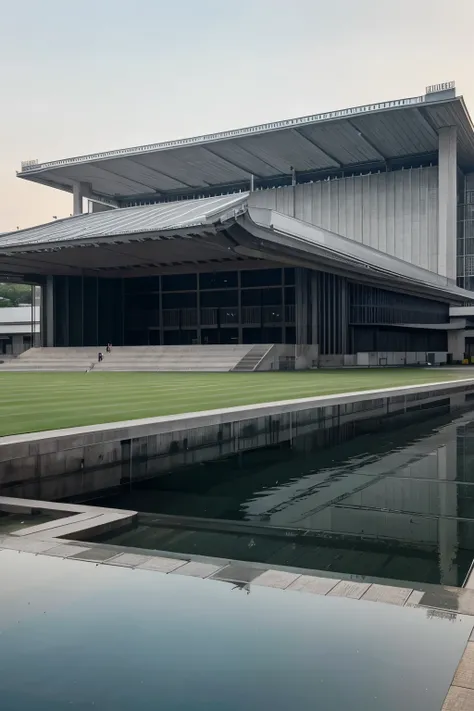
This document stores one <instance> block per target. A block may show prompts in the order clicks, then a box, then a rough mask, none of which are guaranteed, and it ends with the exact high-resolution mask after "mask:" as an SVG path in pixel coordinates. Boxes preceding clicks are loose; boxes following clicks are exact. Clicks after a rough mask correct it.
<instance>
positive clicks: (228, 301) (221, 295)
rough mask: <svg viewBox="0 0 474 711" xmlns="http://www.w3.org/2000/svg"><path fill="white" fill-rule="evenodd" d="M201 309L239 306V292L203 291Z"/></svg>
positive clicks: (235, 290)
mask: <svg viewBox="0 0 474 711" xmlns="http://www.w3.org/2000/svg"><path fill="white" fill-rule="evenodd" d="M200 300H201V308H206V307H218V306H238V305H239V292H238V291H237V289H229V291H202V292H201V294H200Z"/></svg>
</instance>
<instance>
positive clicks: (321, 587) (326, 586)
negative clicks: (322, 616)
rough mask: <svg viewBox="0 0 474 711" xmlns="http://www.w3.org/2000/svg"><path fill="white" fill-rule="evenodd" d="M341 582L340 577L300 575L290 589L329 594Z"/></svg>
mask: <svg viewBox="0 0 474 711" xmlns="http://www.w3.org/2000/svg"><path fill="white" fill-rule="evenodd" d="M339 582H340V580H339V578H317V577H316V576H313V575H300V576H299V578H298V579H297V580H295V582H294V583H291V585H290V586H289V588H288V590H300V591H301V592H307V593H313V595H327V593H328V592H329V591H330V590H332V589H333V588H334V587H336V585H337V584H338V583H339Z"/></svg>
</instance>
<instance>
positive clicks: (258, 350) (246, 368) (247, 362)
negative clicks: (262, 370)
mask: <svg viewBox="0 0 474 711" xmlns="http://www.w3.org/2000/svg"><path fill="white" fill-rule="evenodd" d="M272 348H273V346H272V345H258V346H252V348H251V349H250V350H249V352H248V353H246V354H245V355H244V357H243V358H242V359H241V360H240V361H239V362H238V363H237V365H236V366H235V368H233V370H234V371H235V372H238V373H249V372H251V371H253V370H256V369H257V367H258V364H259V363H260V361H261V360H262V359H263V358H264V357H265V356H266V355H267V353H268V352H269V351H270V350H271V349H272Z"/></svg>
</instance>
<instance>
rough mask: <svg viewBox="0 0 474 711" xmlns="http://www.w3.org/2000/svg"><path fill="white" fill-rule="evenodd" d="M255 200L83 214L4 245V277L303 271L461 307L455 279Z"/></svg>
mask: <svg viewBox="0 0 474 711" xmlns="http://www.w3.org/2000/svg"><path fill="white" fill-rule="evenodd" d="M247 198H248V194H247V193H241V194H236V195H226V196H221V197H219V198H216V197H214V198H204V199H201V200H192V201H187V200H182V201H178V202H176V203H172V204H169V203H162V204H158V205H145V206H139V207H130V208H122V209H119V210H110V211H107V212H99V213H92V214H86V215H78V216H76V217H70V218H66V219H64V220H58V221H55V222H51V223H49V224H47V225H40V226H38V227H33V228H31V229H27V230H21V231H16V232H11V233H8V234H6V235H3V236H2V237H0V276H8V277H10V278H12V277H15V276H16V277H19V276H21V277H23V278H25V279H27V280H28V278H32V279H33V280H35V279H37V278H38V277H40V276H41V275H43V276H47V275H50V274H57V275H70V276H74V275H76V276H102V277H121V276H125V277H126V276H147V275H153V274H157V273H170V272H181V273H183V272H186V271H188V272H189V271H199V270H205V271H209V270H213V271H218V270H222V269H235V268H239V267H240V268H249V267H252V266H253V267H262V266H272V265H273V266H274V265H276V264H277V265H280V266H284V265H293V266H303V267H310V268H313V269H327V270H329V271H332V272H334V273H339V274H343V275H345V276H352V277H353V278H356V279H358V280H362V281H364V282H366V283H374V284H378V285H380V286H384V287H387V286H388V287H390V286H392V287H393V288H401V289H402V290H403V291H408V292H411V293H417V294H420V295H422V296H426V297H427V296H432V297H434V298H440V299H443V300H446V301H450V302H452V303H460V302H465V301H471V300H472V299H473V298H474V297H473V295H472V292H467V291H465V290H463V289H459V288H458V287H457V286H456V285H455V284H453V283H452V282H450V281H449V280H447V279H446V278H445V277H443V276H441V275H438V274H435V273H433V272H429V271H427V270H425V269H422V268H420V267H417V266H415V265H413V264H410V263H408V262H404V261H402V260H400V259H397V258H395V257H391V256H390V255H387V254H384V253H383V252H379V251H378V250H375V249H372V248H370V247H367V246H365V245H362V244H360V243H358V242H354V241H353V240H349V239H346V238H345V237H342V236H340V235H338V234H335V233H334V232H329V231H327V230H324V229H321V228H318V227H314V226H313V225H310V224H307V223H305V222H302V221H301V220H297V219H295V218H292V217H288V216H286V215H282V214H280V213H278V212H275V211H273V210H270V209H267V208H257V207H249V205H248V199H247Z"/></svg>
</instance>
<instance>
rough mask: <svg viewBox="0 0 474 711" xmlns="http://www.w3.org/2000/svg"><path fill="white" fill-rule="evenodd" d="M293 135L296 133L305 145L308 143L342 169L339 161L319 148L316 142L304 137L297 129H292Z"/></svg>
mask: <svg viewBox="0 0 474 711" xmlns="http://www.w3.org/2000/svg"><path fill="white" fill-rule="evenodd" d="M293 133H297V134H298V136H299V137H300V138H302V139H303V140H304V141H306V142H307V143H309V144H310V145H311V146H314V148H317V149H318V151H321V153H322V154H323V155H325V156H327V158H329V160H331V161H332V162H333V163H335V164H336V166H337V167H338V168H341V169H342V163H341V161H340V160H338V159H337V158H336V157H335V156H333V155H332V154H331V153H328V151H327V150H325V149H324V148H321V146H319V145H318V144H317V143H316V141H313V139H312V138H308V136H304V135H303V134H302V133H301V132H300V131H298V129H297V128H294V129H293Z"/></svg>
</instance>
